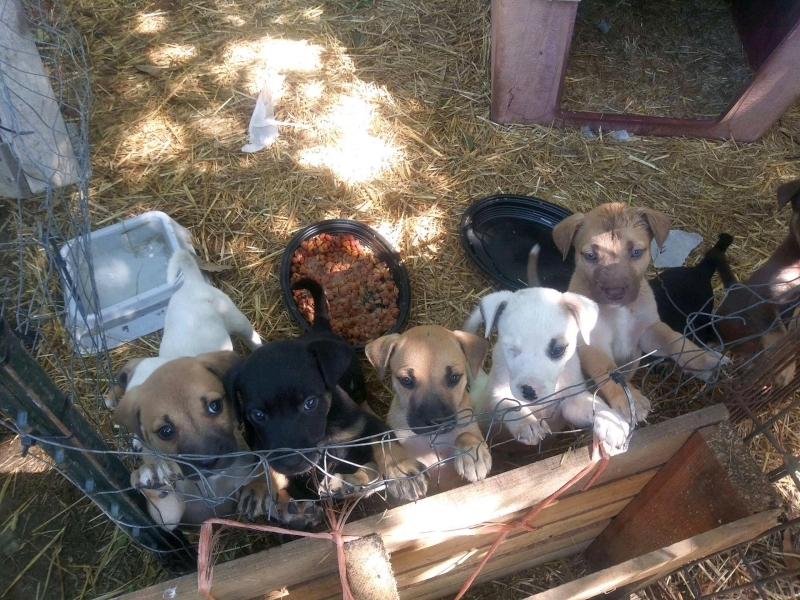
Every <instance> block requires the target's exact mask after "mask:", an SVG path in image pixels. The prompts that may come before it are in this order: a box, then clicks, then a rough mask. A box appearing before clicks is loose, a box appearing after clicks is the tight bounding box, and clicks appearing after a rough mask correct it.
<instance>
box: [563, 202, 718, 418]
mask: <svg viewBox="0 0 800 600" xmlns="http://www.w3.org/2000/svg"><path fill="white" fill-rule="evenodd" d="M669 227H670V223H669V219H668V218H667V216H666V215H664V214H663V213H661V212H659V211H657V210H652V209H649V208H634V207H630V206H627V205H626V204H622V203H619V202H617V203H609V204H601V205H600V206H598V207H596V208H594V209H592V210H591V211H589V212H588V213H586V214H583V213H576V214H574V215H571V216H570V217H567V218H566V219H564V220H563V221H561V222H560V223H559V224H558V225H556V226H555V228H554V229H553V241H554V242H555V243H556V246H558V248H559V250H561V252H562V254H563V255H564V258H566V257H567V254H568V253H569V249H570V247H571V246H574V247H575V273H574V274H573V276H572V279H571V281H570V285H569V291H570V292H574V293H577V294H582V295H584V296H587V297H589V298H591V299H592V300H594V301H595V302H597V304H598V305H599V308H600V313H599V317H598V320H597V325H596V326H595V328H594V330H593V331H592V337H591V344H588V345H587V344H584V345H581V346H579V347H578V353H579V356H580V361H581V367H582V368H583V371H584V373H585V374H586V375H588V376H589V377H592V378H593V379H594V380H595V383H597V384H598V385H599V386H600V389H599V391H600V394H601V395H602V396H603V397H604V398H605V400H606V401H607V402H608V404H609V405H610V406H611V407H612V408H614V409H615V410H617V411H619V412H621V413H622V414H623V415H626V416H628V417H630V409H629V405H628V400H627V397H626V395H625V391H624V390H623V388H622V386H621V385H619V384H617V383H614V382H612V381H610V380H609V378H608V374H609V373H610V372H611V371H614V370H615V369H616V368H617V367H618V366H620V367H623V366H624V367H626V368H629V369H634V368H635V367H636V366H638V359H639V358H640V357H641V355H642V353H643V352H644V353H648V354H649V353H651V352H652V353H653V354H654V355H655V356H664V357H667V356H668V357H670V358H672V359H674V360H675V361H676V362H677V363H678V365H680V366H681V368H683V369H684V370H687V371H689V372H691V373H693V374H696V375H698V376H699V377H701V378H703V379H705V380H709V379H710V378H711V375H712V370H713V369H715V368H717V367H718V366H719V365H720V364H726V363H727V362H730V361H728V360H727V359H725V358H723V357H722V356H721V355H719V354H718V353H716V352H713V351H711V350H701V349H700V348H698V347H697V346H696V345H695V344H693V343H692V342H690V341H689V340H686V339H684V338H683V336H682V334H680V333H678V332H676V331H673V330H672V329H670V327H669V326H668V325H667V324H665V323H663V322H662V321H661V320H660V319H659V317H658V310H657V308H656V302H655V299H654V297H653V292H652V290H651V288H650V286H649V285H647V283H646V282H645V279H644V274H645V270H646V269H647V267H648V265H649V264H650V242H651V240H652V239H653V238H655V240H656V243H657V244H658V246H659V247H661V246H662V245H663V244H664V241H665V240H666V238H667V235H668V234H669ZM630 387H631V392H632V393H633V397H634V407H635V411H636V418H637V419H638V420H644V419H645V418H646V417H647V415H648V413H649V412H650V401H649V400H648V399H647V398H646V397H645V396H644V395H643V394H642V393H641V392H639V391H638V390H636V389H635V388H633V386H630Z"/></svg>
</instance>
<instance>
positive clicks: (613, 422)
mask: <svg viewBox="0 0 800 600" xmlns="http://www.w3.org/2000/svg"><path fill="white" fill-rule="evenodd" d="M593 433H594V437H595V439H596V440H597V441H599V442H600V443H602V444H603V446H604V447H605V449H606V451H607V452H608V453H609V454H611V455H614V454H619V453H620V452H623V451H624V449H625V441H626V440H627V439H628V434H629V433H630V425H629V424H628V422H627V421H624V420H623V419H622V417H621V416H620V415H619V414H618V413H617V412H615V411H613V410H603V411H600V412H597V413H595V415H594V424H593Z"/></svg>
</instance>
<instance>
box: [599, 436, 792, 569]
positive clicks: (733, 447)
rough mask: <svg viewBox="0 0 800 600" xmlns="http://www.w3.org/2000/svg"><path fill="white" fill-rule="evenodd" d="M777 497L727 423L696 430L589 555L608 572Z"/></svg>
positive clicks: (746, 513)
mask: <svg viewBox="0 0 800 600" xmlns="http://www.w3.org/2000/svg"><path fill="white" fill-rule="evenodd" d="M777 506H778V499H777V496H776V494H775V492H774V490H773V488H772V486H771V485H770V483H769V481H767V479H766V477H765V476H764V475H763V474H762V473H761V470H760V469H759V468H758V466H757V465H756V463H755V461H754V460H753V458H752V456H751V455H750V452H749V451H748V450H747V448H746V447H745V445H744V443H743V442H742V439H741V437H740V436H739V434H738V433H737V432H736V431H735V430H734V429H733V428H732V427H731V426H730V425H729V424H727V423H720V424H717V425H714V426H712V427H707V428H704V429H702V430H700V431H698V432H696V433H695V434H694V435H693V436H692V437H691V438H690V439H689V441H687V442H686V444H685V445H684V446H683V447H682V448H681V449H680V450H679V451H678V452H677V453H676V454H675V456H673V457H672V459H671V460H670V461H669V463H667V465H666V466H665V467H664V468H663V469H661V471H659V473H658V474H657V475H656V476H655V477H653V478H652V479H651V480H650V481H649V483H648V484H647V485H646V486H645V487H644V489H642V491H641V493H640V494H638V495H637V496H636V497H635V498H634V499H633V500H631V502H630V503H629V504H628V505H627V506H626V507H625V509H623V511H622V512H621V513H620V514H619V515H618V516H617V517H616V518H615V519H614V521H613V523H612V524H611V525H610V526H609V528H608V529H607V530H606V531H604V532H603V533H602V534H601V535H599V536H598V538H597V539H596V540H595V541H594V542H592V544H591V545H590V546H589V548H588V550H587V551H586V557H587V559H588V561H589V564H590V565H591V566H592V568H594V569H603V568H605V567H609V566H611V565H615V564H619V563H621V562H624V561H626V560H629V559H631V558H633V557H635V556H641V555H643V554H646V553H647V552H651V551H653V550H656V549H658V548H663V547H664V546H668V545H670V544H673V543H675V542H678V541H680V540H685V539H688V538H690V537H692V536H694V535H698V534H700V533H705V532H706V531H710V530H712V529H714V528H715V527H718V526H719V525H721V524H725V523H731V522H733V521H736V520H739V519H743V518H745V517H748V516H750V515H753V514H756V513H760V512H763V511H765V510H769V509H771V508H776V507H777Z"/></svg>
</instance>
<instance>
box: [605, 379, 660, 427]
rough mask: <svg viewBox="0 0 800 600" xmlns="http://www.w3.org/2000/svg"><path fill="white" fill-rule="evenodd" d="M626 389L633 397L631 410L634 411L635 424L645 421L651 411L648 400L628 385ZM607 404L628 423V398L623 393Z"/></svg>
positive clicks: (629, 412)
mask: <svg viewBox="0 0 800 600" xmlns="http://www.w3.org/2000/svg"><path fill="white" fill-rule="evenodd" d="M628 389H629V390H630V391H631V396H633V410H635V411H636V422H637V423H642V422H644V421H645V420H646V419H647V417H648V415H649V414H650V410H651V409H652V405H651V404H650V399H649V398H648V397H647V396H645V395H644V394H643V393H642V392H640V391H639V390H638V389H636V388H635V387H633V386H632V385H630V384H629V385H628ZM609 404H610V405H611V408H613V409H614V410H616V411H617V413H619V414H620V415H622V417H623V418H624V419H625V420H626V421H628V422H630V420H631V407H630V404H629V403H628V396H627V395H626V394H625V393H624V392H623V393H622V394H620V395H619V396H618V397H616V398H615V399H614V400H613V401H610V402H609Z"/></svg>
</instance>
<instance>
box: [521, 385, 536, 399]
mask: <svg viewBox="0 0 800 600" xmlns="http://www.w3.org/2000/svg"><path fill="white" fill-rule="evenodd" d="M521 388H522V397H523V398H525V400H536V390H534V389H533V388H532V387H531V386H529V385H523V386H521Z"/></svg>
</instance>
